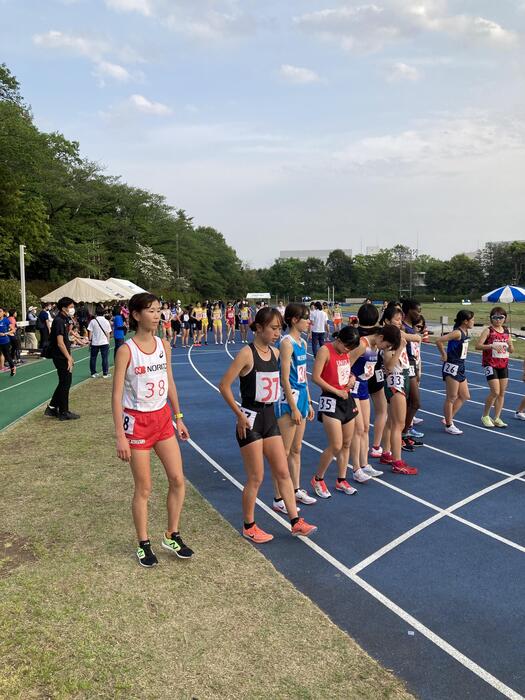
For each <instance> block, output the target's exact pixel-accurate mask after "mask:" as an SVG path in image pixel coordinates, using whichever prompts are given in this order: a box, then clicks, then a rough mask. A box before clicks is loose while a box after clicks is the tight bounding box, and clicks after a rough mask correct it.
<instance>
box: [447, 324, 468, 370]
mask: <svg viewBox="0 0 525 700" xmlns="http://www.w3.org/2000/svg"><path fill="white" fill-rule="evenodd" d="M456 330H459V332H460V333H461V340H449V341H448V343H447V362H450V363H452V364H455V365H464V364H465V358H466V356H467V352H468V341H469V335H468V333H465V332H464V331H462V330H461V328H456Z"/></svg>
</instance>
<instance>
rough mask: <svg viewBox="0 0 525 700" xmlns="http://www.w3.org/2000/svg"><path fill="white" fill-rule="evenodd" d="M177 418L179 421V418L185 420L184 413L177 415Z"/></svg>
mask: <svg viewBox="0 0 525 700" xmlns="http://www.w3.org/2000/svg"><path fill="white" fill-rule="evenodd" d="M175 418H176V419H177V420H178V419H179V418H184V413H176V414H175Z"/></svg>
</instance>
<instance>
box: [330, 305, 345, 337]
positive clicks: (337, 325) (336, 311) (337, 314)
mask: <svg viewBox="0 0 525 700" xmlns="http://www.w3.org/2000/svg"><path fill="white" fill-rule="evenodd" d="M332 321H333V323H334V333H339V331H340V330H341V326H342V325H343V309H342V308H341V304H340V303H339V302H337V303H336V304H335V305H334V308H333V309H332Z"/></svg>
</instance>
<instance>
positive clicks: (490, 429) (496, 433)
mask: <svg viewBox="0 0 525 700" xmlns="http://www.w3.org/2000/svg"><path fill="white" fill-rule="evenodd" d="M424 391H430V392H431V393H434V392H433V391H432V390H431V389H424ZM418 413H426V414H427V415H429V416H436V418H439V419H440V420H441V419H442V418H443V415H442V414H440V413H434V412H433V411H427V410H425V409H423V408H420V409H418ZM454 423H460V424H461V425H468V426H469V427H470V428H475V429H476V430H483V431H484V432H485V433H490V434H491V435H499V436H500V437H506V438H508V439H509V440H519V442H525V438H522V437H518V436H517V435H510V434H509V433H504V432H500V431H499V430H498V431H496V430H494V428H483V427H482V426H481V425H474V423H468V422H467V421H464V420H458V419H457V418H455V417H454ZM456 437H457V436H456Z"/></svg>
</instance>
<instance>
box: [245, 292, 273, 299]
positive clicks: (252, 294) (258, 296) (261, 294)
mask: <svg viewBox="0 0 525 700" xmlns="http://www.w3.org/2000/svg"><path fill="white" fill-rule="evenodd" d="M271 298H272V295H271V294H270V292H250V293H249V294H247V295H246V299H251V300H252V301H261V300H262V299H271Z"/></svg>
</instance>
